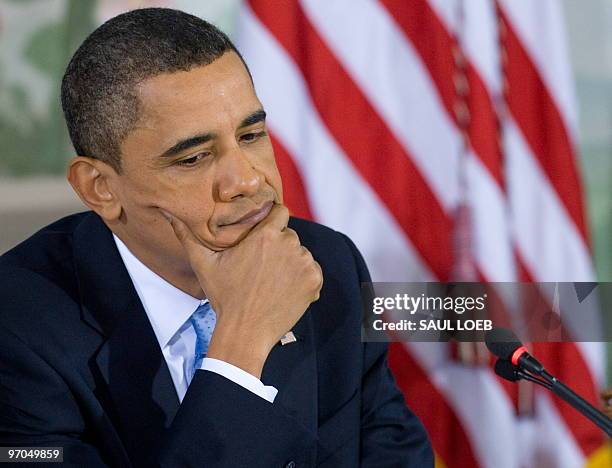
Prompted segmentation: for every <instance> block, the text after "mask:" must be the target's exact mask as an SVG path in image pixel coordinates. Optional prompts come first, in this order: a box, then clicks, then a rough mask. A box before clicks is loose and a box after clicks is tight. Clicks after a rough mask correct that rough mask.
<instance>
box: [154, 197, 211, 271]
mask: <svg viewBox="0 0 612 468" xmlns="http://www.w3.org/2000/svg"><path fill="white" fill-rule="evenodd" d="M159 211H160V212H161V214H162V215H163V216H164V218H166V219H167V220H168V222H169V223H170V226H172V230H173V231H174V235H175V236H176V238H177V239H178V240H179V242H180V243H181V245H182V246H183V249H185V252H186V253H187V257H188V258H189V263H191V267H192V268H193V269H194V271H195V272H196V273H199V272H201V271H202V270H203V269H208V268H209V265H211V263H212V262H213V261H214V259H215V254H216V253H217V252H215V251H214V250H212V249H209V248H208V247H206V246H205V245H204V244H202V242H200V241H199V240H198V238H197V237H196V236H195V234H194V233H193V231H192V230H191V229H190V228H189V226H187V224H186V223H184V222H183V221H182V220H181V219H180V218H177V217H176V216H174V215H172V214H170V213H169V212H167V211H166V210H164V209H162V208H160V209H159Z"/></svg>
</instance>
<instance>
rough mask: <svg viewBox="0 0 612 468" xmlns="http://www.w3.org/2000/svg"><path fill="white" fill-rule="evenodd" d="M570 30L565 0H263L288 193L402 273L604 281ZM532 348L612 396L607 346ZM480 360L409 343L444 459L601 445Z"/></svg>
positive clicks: (410, 276) (409, 370)
mask: <svg viewBox="0 0 612 468" xmlns="http://www.w3.org/2000/svg"><path fill="white" fill-rule="evenodd" d="M565 40H566V37H565V32H564V23H563V17H562V11H561V7H560V1H557V0H329V1H327V0H300V1H297V0H284V1H275V0H249V1H246V2H244V4H243V5H242V6H241V10H240V13H239V19H238V25H237V44H238V48H239V50H240V51H241V52H242V53H243V55H244V57H245V59H246V62H247V63H248V64H249V67H250V69H251V72H252V74H253V77H254V81H255V86H256V90H257V92H258V95H259V97H260V99H261V100H262V102H263V104H264V107H265V108H266V110H267V112H268V127H269V129H270V133H271V136H272V139H273V143H274V146H275V151H276V158H277V162H278V165H279V168H280V171H281V174H282V177H283V185H284V193H285V201H286V203H287V204H288V205H289V207H290V209H291V210H292V212H293V214H294V215H296V216H300V217H304V218H309V219H313V220H316V221H318V222H321V223H323V224H326V225H328V226H330V227H333V228H335V229H338V230H340V231H342V232H345V233H347V234H348V235H349V236H350V237H351V238H352V239H353V240H354V241H355V243H356V244H357V246H358V247H359V248H360V250H361V252H362V253H363V254H364V257H365V258H366V261H367V263H368V265H369V268H370V271H371V273H372V277H373V279H374V280H375V281H395V282H400V281H405V282H409V281H448V280H476V281H486V282H518V281H538V282H545V281H548V282H552V281H594V278H595V274H594V268H593V264H592V259H591V253H590V246H589V234H588V226H587V221H586V213H585V209H584V203H583V199H582V187H581V180H580V175H579V172H578V161H577V154H576V142H577V109H576V103H575V100H574V95H573V87H572V77H571V73H570V68H569V63H568V57H567V55H568V54H567V50H566V42H565ZM570 332H571V330H570ZM460 347H461V345H460ZM533 347H534V349H535V352H536V354H537V355H538V356H539V357H540V358H541V359H542V361H544V363H545V365H546V366H547V368H548V370H549V371H550V372H552V373H553V374H555V375H557V376H558V377H560V378H561V379H563V380H564V381H565V382H566V383H568V384H570V385H571V386H573V387H574V388H575V389H576V390H577V391H578V393H580V394H582V395H583V396H584V397H585V398H586V399H587V400H589V401H590V402H591V403H593V404H595V405H597V404H598V403H597V390H598V388H601V386H602V384H603V380H604V349H603V345H602V344H600V343H585V342H576V343H553V344H551V343H548V344H544V343H542V344H538V343H536V344H534V345H533ZM480 352H481V350H480V349H479V347H478V346H475V347H474V348H473V349H470V348H469V347H468V348H463V349H459V350H457V349H456V347H453V346H451V345H448V344H440V343H397V344H393V345H392V346H391V350H390V356H389V360H390V364H391V366H392V369H393V371H394V374H395V376H396V379H397V382H398V385H399V387H400V388H401V389H402V391H403V392H404V394H405V396H406V399H407V402H408V404H409V405H410V406H411V408H412V409H413V410H414V411H415V412H416V413H417V414H418V415H419V416H420V417H421V419H422V420H423V422H424V423H425V426H426V428H427V430H428V432H429V434H430V437H431V439H432V442H433V446H434V449H435V451H436V458H437V463H438V465H439V466H447V467H449V468H450V467H492V468H504V467H508V468H515V467H548V466H550V467H578V466H585V465H586V464H587V462H589V461H591V462H595V460H596V458H597V457H598V456H601V453H602V452H601V450H602V447H603V444H604V438H603V435H602V434H601V432H600V431H598V429H597V428H595V427H592V426H591V425H590V423H589V422H588V421H586V420H584V419H583V418H582V416H580V415H579V414H578V413H577V412H575V411H574V410H573V409H571V408H570V407H569V406H567V405H566V404H565V403H563V402H561V401H560V400H558V399H556V398H554V397H551V396H550V395H549V394H547V393H545V391H540V389H535V390H532V389H531V387H529V388H527V387H524V386H518V387H517V386H511V385H507V384H505V383H504V382H502V381H501V380H500V379H499V378H497V377H496V376H495V374H494V373H493V371H492V370H491V367H490V366H488V365H478V362H479V361H481V360H479V359H474V356H475V355H476V356H477V355H478V353H480ZM466 356H468V357H466ZM469 356H472V357H471V358H470V357H469ZM534 441H537V442H534ZM598 454H599V455H598Z"/></svg>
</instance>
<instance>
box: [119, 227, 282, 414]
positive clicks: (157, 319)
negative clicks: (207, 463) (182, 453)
mask: <svg viewBox="0 0 612 468" xmlns="http://www.w3.org/2000/svg"><path fill="white" fill-rule="evenodd" d="M113 238H114V239H115V244H116V245H117V249H119V254H120V255H121V259H122V260H123V263H124V264H125V267H126V268H127V271H128V273H129V274H130V278H131V279H132V283H134V287H135V289H136V292H137V293H138V297H139V298H140V301H141V302H142V305H143V307H144V310H145V312H146V313H147V316H148V317H149V321H150V322H151V325H152V327H153V331H154V332H155V336H156V337H157V341H158V342H159V346H160V348H161V351H162V354H163V355H164V359H165V360H166V363H167V364H168V369H170V375H171V376H172V381H173V382H174V388H176V393H177V394H178V397H179V401H183V398H184V397H185V393H187V387H188V386H189V381H188V380H187V378H188V376H189V375H190V370H191V369H192V368H193V363H194V360H195V343H196V334H195V330H194V329H193V326H192V325H191V322H190V321H189V318H190V317H191V315H192V314H193V313H194V312H195V311H196V309H197V308H198V306H200V305H201V304H203V303H205V302H207V301H208V300H207V299H204V300H200V299H197V298H195V297H192V296H190V295H189V294H187V293H184V292H183V291H181V290H180V289H178V288H176V287H174V286H173V285H171V284H170V283H168V282H167V281H166V280H164V279H163V278H162V277H161V276H159V275H157V274H156V273H154V272H153V271H151V270H150V269H149V268H148V267H147V266H145V265H144V264H143V263H142V262H141V261H140V260H138V259H137V258H136V257H135V256H134V254H132V252H130V250H129V249H128V248H127V246H126V245H125V244H124V243H123V242H122V241H121V239H119V238H118V237H117V236H115V235H114V234H113ZM200 369H203V370H206V371H209V372H214V373H216V374H219V375H222V376H223V377H225V378H226V379H229V380H231V381H232V382H235V383H236V384H238V385H240V386H242V387H244V388H246V389H247V390H249V391H251V392H253V393H255V394H256V395H258V396H260V397H261V398H263V399H264V400H267V401H269V402H270V403H273V402H274V399H275V398H276V394H277V393H278V390H277V389H276V388H274V387H272V386H268V385H264V384H263V383H262V382H261V380H259V379H258V378H257V377H255V376H254V375H251V374H249V373H248V372H246V371H244V370H242V369H240V368H239V367H236V366H234V365H232V364H230V363H228V362H225V361H220V360H218V359H212V358H208V357H207V358H204V359H203V360H202V365H201V367H200Z"/></svg>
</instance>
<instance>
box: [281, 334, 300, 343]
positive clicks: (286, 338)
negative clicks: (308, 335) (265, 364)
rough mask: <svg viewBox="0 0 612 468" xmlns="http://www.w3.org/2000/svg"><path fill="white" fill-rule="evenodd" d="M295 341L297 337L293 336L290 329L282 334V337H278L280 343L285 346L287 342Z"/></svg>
mask: <svg viewBox="0 0 612 468" xmlns="http://www.w3.org/2000/svg"><path fill="white" fill-rule="evenodd" d="M296 341H297V338H296V337H295V335H294V334H293V332H292V331H290V332H287V333H285V334H284V335H283V337H282V338H281V339H280V344H281V345H282V346H285V345H287V344H290V343H295V342H296Z"/></svg>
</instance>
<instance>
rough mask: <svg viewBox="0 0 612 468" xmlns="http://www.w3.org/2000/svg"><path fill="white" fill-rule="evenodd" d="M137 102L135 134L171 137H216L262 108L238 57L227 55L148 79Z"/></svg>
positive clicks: (139, 92) (233, 53)
mask: <svg viewBox="0 0 612 468" xmlns="http://www.w3.org/2000/svg"><path fill="white" fill-rule="evenodd" d="M138 98H139V102H140V116H139V122H138V124H137V125H136V129H142V130H146V129H149V130H152V131H155V132H162V134H167V133H171V134H173V137H176V136H177V135H176V132H177V131H178V130H180V132H179V133H186V134H189V133H192V132H193V131H211V132H213V131H218V130H220V128H219V127H222V126H224V125H235V124H236V123H238V122H240V121H241V120H242V119H244V117H245V116H246V115H248V114H249V113H251V112H253V110H257V108H258V107H260V106H261V104H260V103H259V100H258V99H257V96H256V95H255V91H254V89H253V84H252V82H251V79H250V76H249V74H248V73H247V71H246V68H245V66H244V64H243V63H242V61H241V60H240V58H239V57H238V55H237V54H236V53H235V52H226V53H225V54H223V55H222V56H221V57H219V58H218V59H217V60H215V61H214V62H212V63H211V64H209V65H204V66H200V67H195V68H193V69H191V70H189V71H179V72H175V73H166V74H162V75H158V76H156V77H153V78H150V79H147V80H145V81H144V82H142V83H141V84H140V85H139V86H138ZM158 136H161V135H159V134H158ZM179 136H180V135H179Z"/></svg>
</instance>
